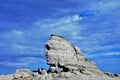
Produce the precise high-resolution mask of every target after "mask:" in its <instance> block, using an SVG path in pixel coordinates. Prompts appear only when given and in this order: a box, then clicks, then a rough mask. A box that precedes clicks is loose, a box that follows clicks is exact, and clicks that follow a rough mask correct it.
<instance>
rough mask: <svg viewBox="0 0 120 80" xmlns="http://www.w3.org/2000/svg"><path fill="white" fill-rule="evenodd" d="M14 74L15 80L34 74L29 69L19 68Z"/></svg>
mask: <svg viewBox="0 0 120 80" xmlns="http://www.w3.org/2000/svg"><path fill="white" fill-rule="evenodd" d="M13 76H14V80H17V79H18V80H19V79H24V78H30V77H31V76H32V72H31V71H30V70H29V69H17V70H16V72H15V74H14V75H13Z"/></svg>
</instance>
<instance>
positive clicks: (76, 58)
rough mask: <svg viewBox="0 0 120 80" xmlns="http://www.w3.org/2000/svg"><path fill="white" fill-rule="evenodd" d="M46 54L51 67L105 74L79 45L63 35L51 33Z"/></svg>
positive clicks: (46, 46)
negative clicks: (74, 44)
mask: <svg viewBox="0 0 120 80" xmlns="http://www.w3.org/2000/svg"><path fill="white" fill-rule="evenodd" d="M45 54H46V59H47V63H48V64H49V65H50V66H51V67H52V66H54V67H58V68H62V69H63V70H65V71H79V72H81V73H83V74H100V75H103V73H102V72H101V71H100V70H99V69H98V68H97V66H96V65H95V63H93V62H90V60H89V58H86V57H85V56H84V55H83V53H82V52H81V50H80V49H79V48H78V47H77V46H73V45H72V44H71V43H70V42H68V41H67V40H66V39H64V37H62V36H58V35H53V34H52V35H51V37H50V39H49V40H48V41H47V42H46V44H45ZM66 69H68V70H66Z"/></svg>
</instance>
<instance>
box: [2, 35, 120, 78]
mask: <svg viewBox="0 0 120 80" xmlns="http://www.w3.org/2000/svg"><path fill="white" fill-rule="evenodd" d="M45 55H46V60H47V63H48V65H50V68H49V70H48V71H47V70H45V69H43V68H41V69H38V70H37V71H34V72H32V71H30V70H28V69H18V70H16V72H15V74H13V75H1V76H0V80H120V75H118V74H112V73H108V72H105V73H103V72H102V71H100V70H99V69H98V67H97V66H96V64H95V63H94V62H91V61H90V59H89V58H87V57H85V56H84V54H83V53H82V52H81V50H80V49H79V48H78V47H77V46H73V45H72V44H71V43H69V42H68V41H67V40H65V39H64V37H62V36H58V35H53V34H52V35H51V37H50V39H49V40H48V41H47V42H46V43H45ZM8 77H10V78H8Z"/></svg>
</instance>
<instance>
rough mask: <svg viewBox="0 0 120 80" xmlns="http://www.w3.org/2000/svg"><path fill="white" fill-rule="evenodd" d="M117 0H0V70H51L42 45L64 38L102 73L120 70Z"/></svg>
mask: <svg viewBox="0 0 120 80" xmlns="http://www.w3.org/2000/svg"><path fill="white" fill-rule="evenodd" d="M119 14H120V1H119V0H60V1H59V0H0V74H3V73H4V74H5V73H13V72H14V71H15V69H17V68H29V69H31V70H36V69H37V68H39V67H45V68H48V66H47V63H46V60H45V55H44V44H45V42H46V41H47V40H48V39H49V36H50V34H58V35H61V36H64V37H65V38H66V39H67V40H68V41H70V42H71V43H72V44H73V45H77V46H79V47H80V49H81V50H82V52H83V53H84V54H85V55H86V56H87V57H89V58H90V59H91V60H92V61H94V62H96V64H97V65H98V67H99V68H100V69H101V70H102V71H107V72H112V73H120V23H119V22H120V16H119Z"/></svg>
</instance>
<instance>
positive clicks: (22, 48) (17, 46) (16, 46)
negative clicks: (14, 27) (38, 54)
mask: <svg viewBox="0 0 120 80" xmlns="http://www.w3.org/2000/svg"><path fill="white" fill-rule="evenodd" d="M12 47H13V48H14V49H18V50H25V49H26V50H27V49H31V50H37V51H39V50H40V48H37V47H33V46H30V45H29V46H27V45H19V44H13V45H12Z"/></svg>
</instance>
